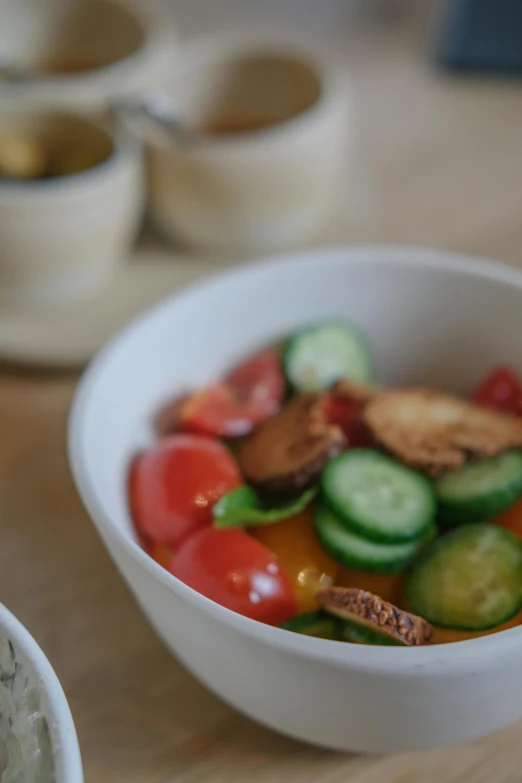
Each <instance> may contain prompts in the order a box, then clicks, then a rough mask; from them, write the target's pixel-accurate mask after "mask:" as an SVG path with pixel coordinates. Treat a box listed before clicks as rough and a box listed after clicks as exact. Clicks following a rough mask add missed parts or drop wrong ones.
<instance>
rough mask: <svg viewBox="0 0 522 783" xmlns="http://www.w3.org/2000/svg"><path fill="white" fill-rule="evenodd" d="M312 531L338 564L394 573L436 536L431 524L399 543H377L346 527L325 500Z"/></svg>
mask: <svg viewBox="0 0 522 783" xmlns="http://www.w3.org/2000/svg"><path fill="white" fill-rule="evenodd" d="M315 530H316V532H317V536H318V538H319V540H320V542H321V544H322V546H323V548H324V550H325V551H326V552H328V554H329V555H330V557H332V558H333V560H335V561H336V562H337V563H342V565H345V566H348V567H349V568H353V569H355V570H356V571H371V572H373V573H380V574H397V573H401V572H402V571H404V570H405V569H406V568H407V567H408V565H409V564H410V563H411V561H412V559H413V558H414V557H415V556H416V555H417V553H418V552H419V551H420V550H421V549H422V548H423V547H424V546H425V545H426V544H427V543H428V541H431V539H432V538H433V537H434V535H435V528H434V526H431V527H430V528H428V530H427V531H426V533H425V535H424V536H422V537H421V538H419V539H415V540H414V541H407V542H405V543H401V544H380V543H376V542H375V541H369V540H368V539H366V538H363V537H362V536H359V535H357V533H353V532H352V531H350V530H348V529H347V528H346V527H345V526H344V525H343V524H342V522H340V521H339V518H338V517H337V516H336V514H335V513H334V512H333V511H332V510H331V509H330V508H328V506H326V505H325V504H324V503H321V504H319V506H318V508H317V510H316V512H315Z"/></svg>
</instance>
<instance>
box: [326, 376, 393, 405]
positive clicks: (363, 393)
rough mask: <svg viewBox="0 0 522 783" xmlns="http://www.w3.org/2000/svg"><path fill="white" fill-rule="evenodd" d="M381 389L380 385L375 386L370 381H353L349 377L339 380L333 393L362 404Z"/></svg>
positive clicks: (335, 396) (337, 396)
mask: <svg viewBox="0 0 522 783" xmlns="http://www.w3.org/2000/svg"><path fill="white" fill-rule="evenodd" d="M380 391H381V387H380V386H373V385H370V384H369V383H359V382H358V381H351V380H349V379H348V378H343V380H341V381H338V382H337V383H336V384H335V386H332V389H331V394H332V397H334V398H340V399H348V400H351V401H352V402H358V403H360V404H361V405H364V404H365V403H367V402H369V401H370V400H372V399H373V398H374V397H376V396H377V394H379V393H380Z"/></svg>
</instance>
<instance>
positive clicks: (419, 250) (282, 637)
mask: <svg viewBox="0 0 522 783" xmlns="http://www.w3.org/2000/svg"><path fill="white" fill-rule="evenodd" d="M317 256H320V257H321V260H320V261H319V260H318V258H317ZM325 256H326V257H328V259H329V261H330V263H332V264H340V265H345V264H354V263H360V264H362V265H363V264H368V263H372V259H373V262H375V261H378V262H379V263H400V264H403V265H406V266H410V267H419V268H428V269H433V268H437V269H440V270H443V271H445V272H449V273H452V272H457V273H463V274H466V275H469V276H470V277H478V278H482V279H485V280H490V281H492V282H500V283H505V284H507V285H511V286H514V287H516V288H519V289H522V270H519V269H516V268H514V267H509V266H508V265H506V264H503V263H502V262H496V261H490V260H485V259H482V258H478V257H475V256H472V255H466V254H462V253H456V252H451V251H443V250H436V249H433V248H423V247H415V246H401V245H350V246H342V245H341V246H335V247H328V248H318V249H314V250H311V251H304V252H294V253H291V254H285V255H283V256H272V257H270V258H268V259H266V258H265V259H261V260H259V261H256V262H252V263H250V264H248V265H246V266H243V267H239V268H232V269H228V270H225V271H221V272H217V273H215V274H213V275H211V276H210V277H207V278H205V279H204V280H202V281H201V280H200V281H197V282H196V283H193V284H192V285H190V286H188V287H185V288H183V289H182V290H181V291H179V292H175V293H173V294H171V295H170V296H168V297H167V298H165V299H163V300H162V301H160V302H158V303H157V304H155V305H153V306H152V307H150V308H148V309H147V310H146V311H145V312H144V313H142V314H141V315H138V316H137V317H136V318H135V319H133V320H132V321H131V322H130V323H129V324H128V325H127V326H126V327H124V328H123V329H122V330H120V331H119V332H118V333H117V334H116V335H115V336H114V337H113V338H112V339H111V340H110V341H109V342H108V343H107V344H106V345H105V347H104V348H102V349H101V351H100V352H99V353H98V354H97V355H96V357H95V358H94V359H93V360H92V362H91V363H90V365H89V366H88V368H87V369H86V370H85V372H84V374H83V376H82V378H81V379H80V381H79V383H78V385H77V388H76V390H75V393H74V396H73V400H72V403H71V408H70V412H69V422H68V459H69V465H70V469H71V472H72V476H73V479H74V482H75V484H76V487H77V490H78V492H79V495H80V497H81V499H82V501H83V503H84V506H85V507H86V509H87V511H88V512H89V514H90V516H91V518H92V520H93V522H94V524H95V526H96V527H97V529H98V532H99V534H100V535H101V537H102V539H105V538H108V539H110V540H111V543H112V544H113V545H114V546H115V547H117V548H119V549H123V550H124V552H125V555H126V556H127V557H129V558H131V559H132V560H133V561H134V562H135V564H136V565H137V566H138V567H139V568H141V569H143V570H144V571H146V572H147V573H148V575H149V576H150V577H151V578H152V579H154V580H155V581H156V582H158V584H159V585H160V586H161V587H162V588H163V589H164V590H165V591H167V592H168V593H174V594H176V595H177V596H178V597H180V598H181V599H182V600H184V601H186V602H187V603H189V604H190V605H192V606H194V607H196V608H198V609H200V610H203V611H204V612H205V613H208V614H210V615H212V616H213V617H214V619H216V620H217V621H218V622H221V623H223V624H224V625H225V626H227V627H229V628H231V629H232V630H234V631H236V632H238V633H242V634H245V635H248V636H249V637H250V638H254V639H256V641H258V642H260V643H261V644H262V645H264V646H266V647H269V648H272V649H273V648H277V649H280V650H284V651H286V652H288V653H293V654H294V655H295V656H296V657H298V658H303V659H307V660H310V659H315V660H318V659H319V660H321V661H322V662H324V663H327V664H329V665H332V666H334V667H335V668H338V669H339V670H343V669H350V670H358V671H361V672H363V671H364V672H374V673H376V674H377V673H379V674H392V675H402V676H408V677H426V675H427V674H428V673H429V675H430V676H437V675H442V674H446V675H447V674H451V675H452V676H454V675H458V674H460V673H462V674H463V673H466V672H469V667H470V666H473V667H474V670H476V672H477V673H479V672H482V671H484V672H487V671H488V670H489V669H490V668H491V660H492V658H493V657H495V656H497V660H500V658H501V657H506V658H507V657H510V656H511V655H513V654H517V655H520V652H521V651H522V626H518V627H514V628H510V629H507V630H504V631H500V632H498V633H493V634H491V635H489V636H484V637H480V638H478V639H469V640H465V641H459V642H447V643H444V644H439V645H433V646H429V645H428V646H425V647H411V648H401V647H379V646H375V647H371V646H362V645H356V644H349V643H343V644H339V643H337V642H333V641H329V640H324V639H316V638H312V637H306V636H302V635H300V634H294V633H291V632H289V631H285V630H282V629H280V628H276V627H273V626H269V625H264V624H263V623H259V622H257V621H255V620H251V619H249V618H247V617H244V616H242V615H240V614H237V613H236V612H233V611H231V610H229V609H226V608H225V607H223V606H220V605H219V604H216V603H215V602H214V601H212V600H210V599H208V598H206V597H205V596H203V595H200V594H199V593H197V592H196V591H195V590H193V589H192V588H190V587H188V586H187V585H185V584H184V583H182V582H181V581H180V580H178V579H177V578H176V577H174V576H173V575H172V574H170V573H168V572H167V571H166V570H165V569H164V568H162V567H161V566H160V565H158V564H157V563H156V562H155V561H154V560H152V558H151V557H149V555H148V554H147V553H146V552H145V551H144V550H143V549H142V548H141V546H140V545H139V544H138V543H137V542H136V541H134V540H133V539H132V538H131V537H130V536H129V535H128V534H127V533H125V532H124V531H123V530H121V529H120V528H119V527H117V526H116V525H114V524H113V522H112V520H111V519H110V516H109V515H108V514H107V513H106V512H105V509H104V507H103V503H102V502H101V500H100V497H99V494H98V491H97V487H96V486H94V485H93V483H92V482H91V481H90V479H89V472H88V469H87V460H86V456H85V452H84V448H83V440H84V424H85V419H86V416H87V412H88V410H89V400H90V397H91V393H92V390H93V389H94V388H95V387H97V386H98V385H99V384H100V383H103V375H104V370H105V367H106V366H107V365H108V364H110V362H111V361H112V356H113V355H114V354H116V353H117V352H118V351H119V349H120V346H123V345H124V344H127V343H128V342H129V341H131V340H132V339H133V336H134V335H135V334H136V333H137V332H139V331H141V329H142V327H144V326H145V325H146V324H148V323H149V321H154V320H156V319H161V317H162V314H163V313H164V312H166V311H168V310H169V309H170V308H171V307H175V306H176V304H177V303H178V302H180V301H184V300H186V299H190V298H194V297H198V296H199V294H200V292H201V291H204V290H206V289H208V288H209V287H210V288H211V287H220V286H226V285H227V283H228V282H230V281H231V280H236V279H237V278H243V279H245V280H248V279H249V278H252V280H254V281H255V278H256V276H258V275H265V274H270V273H271V272H272V271H273V270H274V269H279V268H280V267H281V266H285V267H287V268H290V267H292V266H293V265H294V264H295V268H296V269H302V265H303V264H308V265H310V266H315V265H316V264H317V263H321V265H322V266H323V267H324V263H325ZM521 295H522V293H521Z"/></svg>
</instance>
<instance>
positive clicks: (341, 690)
mask: <svg viewBox="0 0 522 783" xmlns="http://www.w3.org/2000/svg"><path fill="white" fill-rule="evenodd" d="M521 312H522V274H521V273H520V272H519V271H517V270H514V269H509V268H507V267H504V266H502V265H499V264H494V263H491V262H486V261H480V260H478V259H469V258H463V257H461V256H457V255H453V254H450V253H443V252H436V251H432V250H418V249H405V248H395V249H393V248H366V249H361V248H350V249H334V250H323V251H316V252H312V253H308V254H305V255H300V256H295V257H290V258H287V259H285V260H273V261H270V262H267V263H262V264H257V265H253V266H248V267H244V268H242V269H238V270H234V271H232V272H227V273H226V274H223V275H220V276H218V277H216V278H214V279H212V280H209V281H208V282H204V283H203V284H199V285H197V286H195V287H193V288H191V289H189V290H188V291H186V292H185V293H183V294H181V295H177V296H174V297H171V298H170V299H168V300H166V301H165V302H164V303H162V304H160V305H158V306H156V307H155V308H153V309H152V310H151V311H150V312H149V313H147V314H146V315H145V316H143V317H142V318H140V319H139V320H138V321H137V322H135V323H134V324H132V325H131V326H130V327H128V328H127V329H126V330H125V331H124V332H123V333H122V334H121V335H120V336H119V337H117V338H116V339H115V340H114V341H113V342H112V343H111V344H110V345H109V346H108V347H107V348H106V349H105V350H104V351H103V352H102V353H101V355H100V356H99V357H98V359H97V360H95V361H94V363H93V364H92V366H91V367H90V369H89V370H88V371H87V373H86V375H85V377H84V379H83V381H82V382H81V384H80V387H79V390H78V393H77V396H76V400H75V403H74V407H73V410H72V416H71V421H70V441H69V448H70V460H71V464H72V469H73V473H74V476H75V479H76V483H77V486H78V488H79V491H80V493H81V496H82V498H83V501H84V503H85V505H86V506H87V508H88V509H89V511H90V513H91V516H92V518H93V520H94V522H95V524H96V526H97V528H98V531H99V533H100V535H101V536H102V538H103V540H104V541H105V544H106V546H107V548H108V550H109V552H110V553H111V555H112V557H113V559H114V561H115V562H116V564H117V566H118V568H119V569H120V571H121V572H122V574H123V576H124V577H125V579H126V581H127V582H128V584H129V586H130V589H131V590H132V591H133V593H134V595H135V597H136V599H137V601H138V603H139V604H140V606H141V607H142V608H143V611H144V612H145V614H146V615H147V616H148V618H149V620H150V622H151V624H152V625H153V627H154V628H155V629H156V631H157V632H158V634H159V635H160V636H161V637H162V638H163V639H164V641H165V643H166V644H167V645H168V647H169V648H170V649H171V650H172V651H173V652H174V653H175V654H176V655H177V656H178V657H179V658H180V659H181V660H182V661H183V662H184V663H185V664H186V666H187V667H188V668H189V669H190V670H191V671H192V672H193V673H194V674H195V675H196V676H197V677H198V678H199V679H200V680H201V681H202V682H204V683H205V684H206V685H207V686H208V687H209V688H211V689H212V690H213V691H214V692H215V693H216V694H218V695H219V696H221V697H222V698H223V699H224V700H225V701H227V702H229V703H230V704H232V705H234V706H235V707H237V708H238V709H239V710H241V711H243V712H244V713H246V714H247V715H249V716H250V717H252V718H255V719H257V720H259V721H260V722H262V723H264V724H266V725H268V726H271V727H272V728H274V729H278V730H280V731H282V732H284V733H286V734H289V735H291V736H294V737H297V738H299V739H302V740H305V741H308V742H312V743H317V744H320V745H324V746H328V747H331V748H338V749H342V750H355V751H367V752H384V751H400V750H405V749H414V748H423V747H429V746H437V745H443V744H447V743H453V742H459V741H463V740H469V739H472V738H474V737H477V736H480V735H482V734H485V733H487V732H490V731H493V730H494V729H498V728H500V727H501V726H503V725H505V724H507V723H509V722H511V721H514V720H516V719H518V718H521V717H522V697H521V695H520V694H521V693H522V667H521V666H520V660H521V657H522V628H514V629H511V630H508V631H503V632H502V633H499V634H494V635H491V636H489V637H484V638H480V639H473V640H470V641H465V642H460V643H456V644H446V645H441V646H434V647H429V646H428V647H419V648H411V649H403V648H387V647H365V646H360V645H350V644H340V643H337V642H330V641H324V640H321V639H312V638H307V637H304V636H300V635H298V634H289V633H287V632H285V631H281V630H279V629H277V628H272V627H269V626H265V625H262V624H258V623H256V622H253V621H251V620H249V619H246V618H245V617H242V616H240V615H238V614H235V613H233V612H230V611H229V610H227V609H224V608H223V607H221V606H218V605H216V604H214V603H213V602H212V601H209V600H208V599H206V598H204V597H203V596H201V595H199V594H198V593H196V592H194V591H193V590H192V589H190V588H189V587H187V586H186V585H184V584H182V583H181V582H179V581H178V580H176V579H175V578H174V577H172V576H171V575H170V574H169V573H168V572H167V571H165V570H164V569H162V568H161V567H160V566H159V565H157V564H156V563H155V562H154V561H153V560H151V559H150V558H149V557H148V556H147V555H146V554H145V552H144V551H143V550H142V549H141V548H140V546H139V545H138V543H137V540H136V536H135V533H134V531H133V526H132V522H131V519H130V516H129V512H128V504H127V497H126V475H127V471H128V466H129V460H130V459H131V456H132V455H133V453H134V452H135V451H136V449H137V448H139V447H141V446H143V445H144V444H146V443H147V442H149V441H150V440H151V438H152V432H151V426H150V421H151V415H152V414H153V412H154V411H155V409H156V407H157V406H158V404H159V403H160V402H161V401H162V400H164V398H165V397H166V396H168V395H172V394H175V393H176V392H177V391H181V390H183V391H185V390H186V388H187V387H191V386H197V385H198V384H201V383H204V382H206V381H209V380H210V379H211V378H214V377H215V376H217V375H219V374H220V373H221V372H222V371H223V369H224V368H225V367H227V366H229V365H230V364H231V363H233V362H234V361H235V360H237V359H238V358H239V357H242V356H245V355H248V353H249V351H251V350H253V349H254V348H255V347H256V346H259V345H262V344H263V343H267V342H270V341H271V340H273V339H274V338H277V337H280V336H281V335H284V334H285V333H288V332H290V331H291V330H293V329H296V328H298V327H299V326H302V325H304V324H305V323H308V322H310V321H312V322H313V321H317V320H320V319H322V318H327V317H332V316H344V317H347V318H350V319H351V320H353V321H354V322H355V323H356V324H357V325H358V326H359V327H360V328H361V329H362V330H363V331H364V332H365V333H366V334H367V335H368V338H369V340H370V342H371V344H372V346H373V351H374V356H375V365H376V368H377V375H378V378H379V380H380V381H382V382H384V383H405V384H409V383H419V382H422V383H424V384H427V385H434V386H442V387H445V388H450V389H454V390H456V391H465V390H468V389H469V388H470V386H472V385H473V384H474V383H475V382H476V381H477V379H478V378H479V377H480V376H481V374H482V373H484V372H485V371H486V370H487V369H488V368H490V367H491V366H492V365H494V364H496V363H498V362H499V361H502V362H503V361H509V362H512V363H514V364H515V366H517V367H519V368H522V341H521V340H520V322H521Z"/></svg>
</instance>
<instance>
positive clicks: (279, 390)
mask: <svg viewBox="0 0 522 783" xmlns="http://www.w3.org/2000/svg"><path fill="white" fill-rule="evenodd" d="M285 388H286V385H285V379H284V374H283V370H282V365H281V359H280V356H279V354H278V352H277V351H276V350H275V349H272V348H270V349H268V350H265V351H262V353H259V354H257V356H254V358H253V359H249V360H248V361H247V362H245V363H244V364H241V365H239V367H236V369H235V370H233V371H232V372H231V373H230V374H229V375H228V376H227V377H226V378H225V380H224V381H221V382H219V383H215V384H212V385H211V386H209V387H208V388H206V389H203V391H201V392H197V393H196V394H193V395H192V396H191V397H190V398H189V399H188V400H187V401H186V402H185V404H184V406H183V410H182V414H181V425H182V426H183V427H185V428H187V429H189V430H190V431H192V432H199V433H202V434H205V435H213V436H215V437H219V438H237V437H242V436H244V435H248V434H249V433H250V432H251V431H252V430H253V429H254V428H255V427H257V426H258V424H261V422H263V421H265V419H268V418H270V416H273V415H274V414H275V413H277V411H278V410H279V407H280V405H281V403H282V401H283V399H284V395H285Z"/></svg>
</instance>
